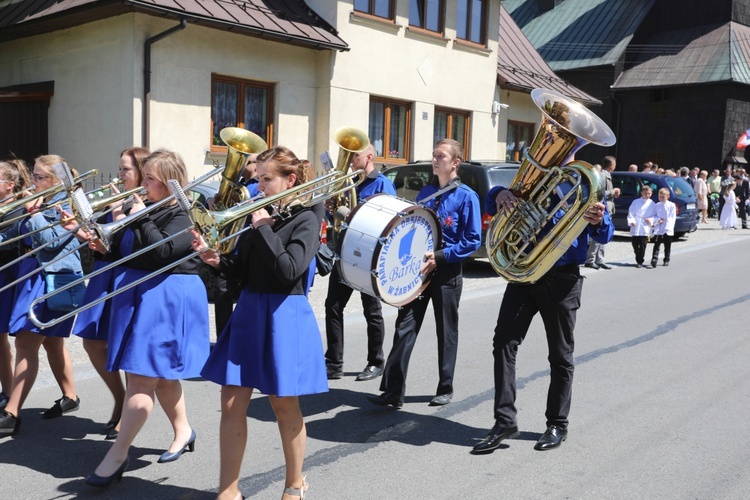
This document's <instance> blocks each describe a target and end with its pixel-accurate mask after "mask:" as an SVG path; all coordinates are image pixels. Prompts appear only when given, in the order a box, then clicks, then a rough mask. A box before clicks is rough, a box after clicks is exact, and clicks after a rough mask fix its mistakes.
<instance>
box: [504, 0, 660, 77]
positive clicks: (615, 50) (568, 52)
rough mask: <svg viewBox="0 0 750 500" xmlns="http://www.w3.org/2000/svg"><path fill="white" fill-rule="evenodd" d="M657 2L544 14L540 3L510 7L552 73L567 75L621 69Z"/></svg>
mask: <svg viewBox="0 0 750 500" xmlns="http://www.w3.org/2000/svg"><path fill="white" fill-rule="evenodd" d="M655 1H656V0H565V1H564V2H562V3H560V4H559V5H558V6H557V7H555V8H554V9H551V10H549V11H547V12H544V13H543V14H539V12H541V11H540V10H539V9H538V7H536V2H537V0H507V1H506V2H504V5H505V6H506V7H507V9H508V11H509V12H510V13H511V16H512V17H513V19H514V20H515V19H516V17H518V18H519V19H520V21H519V25H521V26H523V32H524V34H525V35H526V36H527V37H528V39H529V40H530V41H531V43H532V45H533V46H534V47H536V50H537V51H539V54H541V56H542V57H543V58H544V60H545V61H547V63H548V64H549V65H550V67H551V68H552V69H553V70H555V71H562V70H572V69H577V68H585V67H592V66H605V65H614V64H615V63H617V61H618V60H619V59H620V57H621V56H622V55H623V53H624V51H625V49H626V48H627V46H628V44H629V43H630V41H631V40H632V38H633V34H634V33H635V31H636V29H638V27H639V26H640V25H641V23H642V22H643V20H644V18H645V17H646V15H647V14H648V12H649V10H651V7H652V6H653V5H654V2H655ZM534 15H536V16H537V17H534V18H533V19H530V18H531V17H532V16H534Z"/></svg>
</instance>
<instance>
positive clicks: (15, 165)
mask: <svg viewBox="0 0 750 500" xmlns="http://www.w3.org/2000/svg"><path fill="white" fill-rule="evenodd" d="M0 175H2V177H3V180H6V181H10V182H12V183H13V192H14V193H20V192H21V191H23V190H25V189H26V188H28V187H29V186H31V173H30V172H29V166H28V165H27V164H26V162H25V161H23V160H21V159H20V158H14V159H12V160H6V161H0Z"/></svg>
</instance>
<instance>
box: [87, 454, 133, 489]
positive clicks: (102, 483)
mask: <svg viewBox="0 0 750 500" xmlns="http://www.w3.org/2000/svg"><path fill="white" fill-rule="evenodd" d="M129 464H130V459H129V458H126V459H125V461H124V462H123V463H122V465H121V466H120V467H118V468H117V470H116V471H115V473H114V474H112V475H111V476H106V477H102V476H97V475H96V473H94V474H91V475H90V476H89V477H87V478H86V484H90V485H91V486H96V487H97V488H106V487H107V486H109V485H110V484H112V482H113V481H120V480H121V479H122V473H123V472H125V469H127V468H128V465H129Z"/></svg>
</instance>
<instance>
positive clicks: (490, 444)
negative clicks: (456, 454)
mask: <svg viewBox="0 0 750 500" xmlns="http://www.w3.org/2000/svg"><path fill="white" fill-rule="evenodd" d="M516 436H518V427H517V426H515V425H512V426H510V427H506V426H504V425H502V424H501V423H500V422H495V425H494V426H493V427H492V429H490V433H489V434H487V437H486V438H484V439H482V440H481V441H480V442H479V443H477V444H476V445H474V448H472V449H471V453H473V454H474V455H482V454H484V453H492V452H493V451H495V450H496V449H497V448H498V447H499V446H500V443H502V442H503V439H512V438H514V437H516Z"/></svg>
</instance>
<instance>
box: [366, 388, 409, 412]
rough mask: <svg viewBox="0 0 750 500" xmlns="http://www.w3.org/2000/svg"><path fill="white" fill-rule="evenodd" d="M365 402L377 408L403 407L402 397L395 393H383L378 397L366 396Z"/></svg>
mask: <svg viewBox="0 0 750 500" xmlns="http://www.w3.org/2000/svg"><path fill="white" fill-rule="evenodd" d="M367 400H368V401H369V402H370V403H372V404H374V405H378V406H393V407H394V408H396V409H399V408H401V407H402V406H404V397H403V396H401V395H400V394H396V393H395V392H384V393H383V394H381V395H380V396H367Z"/></svg>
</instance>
